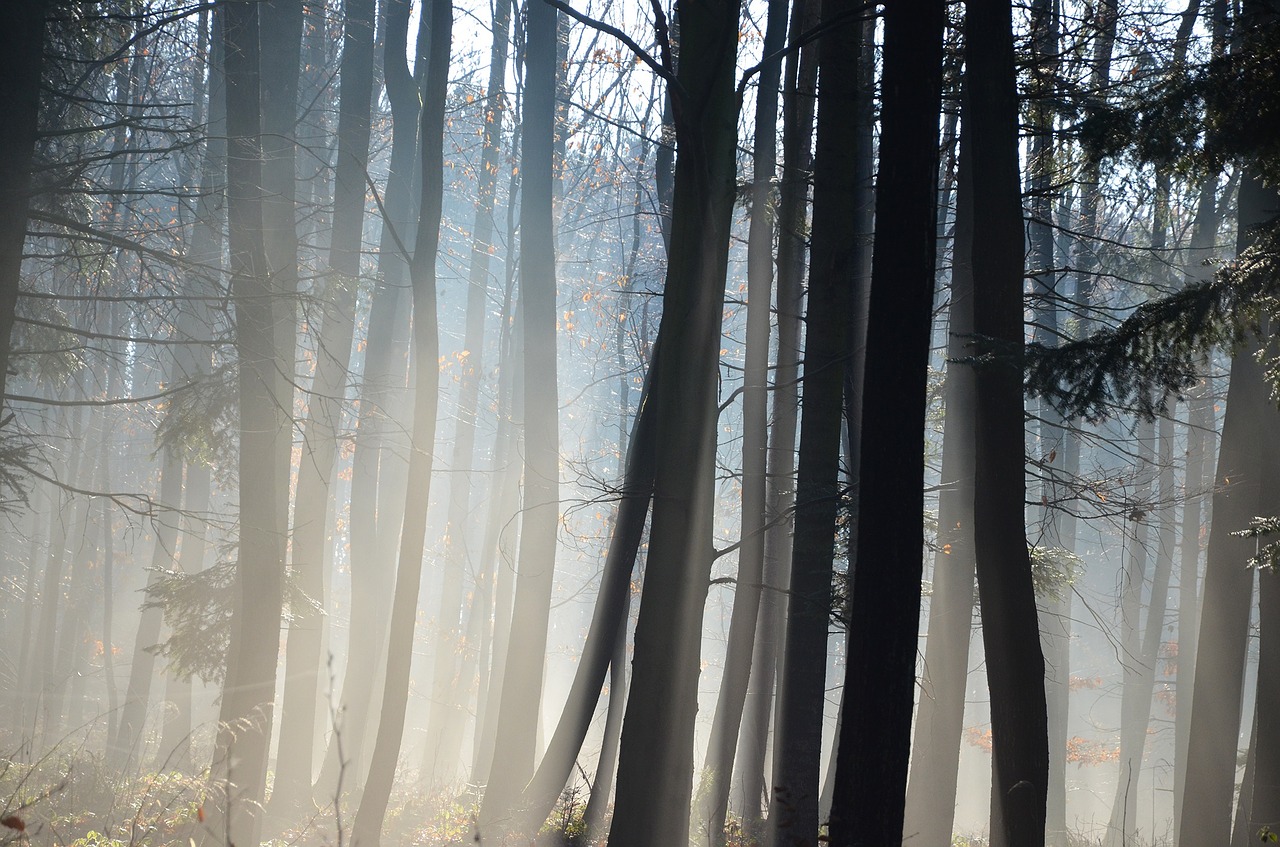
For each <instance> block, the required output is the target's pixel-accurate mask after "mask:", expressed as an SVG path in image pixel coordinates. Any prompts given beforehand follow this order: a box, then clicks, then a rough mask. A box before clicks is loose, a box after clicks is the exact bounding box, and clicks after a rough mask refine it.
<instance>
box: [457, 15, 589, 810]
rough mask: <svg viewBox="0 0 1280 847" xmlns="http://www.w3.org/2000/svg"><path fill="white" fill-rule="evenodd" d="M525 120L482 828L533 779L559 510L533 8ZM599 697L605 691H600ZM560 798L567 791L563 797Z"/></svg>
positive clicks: (551, 269)
mask: <svg viewBox="0 0 1280 847" xmlns="http://www.w3.org/2000/svg"><path fill="white" fill-rule="evenodd" d="M525 26H526V27H527V44H526V47H525V53H524V66H525V89H524V106H523V111H522V112H521V114H522V118H521V136H520V137H521V155H520V159H521V167H522V169H523V170H524V176H523V177H522V179H521V190H520V197H521V200H520V312H521V315H522V317H523V319H524V323H523V332H524V363H523V365H524V434H525V435H524V456H525V466H524V516H523V518H522V520H521V532H520V561H519V566H518V569H517V572H516V594H515V605H514V607H513V611H512V620H511V642H510V647H509V648H508V653H507V661H506V666H505V667H504V669H503V675H504V680H503V685H502V700H501V702H500V705H499V713H498V732H497V738H496V746H495V749H494V767H493V768H492V769H491V770H490V775H489V776H490V778H489V785H488V788H487V790H486V791H485V803H484V806H483V807H481V816H480V826H481V830H482V832H483V831H484V829H487V828H488V827H490V826H492V825H494V824H497V822H498V821H500V820H502V818H503V817H504V816H505V814H504V813H505V811H506V810H507V809H509V808H511V806H512V805H513V804H514V802H515V800H516V798H517V797H518V796H519V792H520V789H521V788H522V787H523V786H524V784H525V783H526V782H527V781H528V779H529V778H530V777H531V776H532V775H533V768H534V762H535V757H536V750H535V747H536V746H537V745H536V732H537V724H538V721H539V716H540V708H541V700H542V679H543V666H544V662H545V652H546V643H547V626H548V616H549V615H550V609H551V588H552V576H553V574H554V572H555V556H556V530H557V529H558V528H559V524H560V505H559V499H560V495H559V484H560V482H559V481H560V470H559V455H560V450H559V422H558V421H559V413H558V408H557V401H556V397H557V388H556V382H557V380H556V352H555V350H556V347H555V344H556V342H555V338H556V336H555V329H556V264H555V243H554V229H553V228H554V209H553V185H552V183H553V181H554V171H555V167H554V164H555V163H554V151H553V148H554V143H555V112H556V108H555V90H556V67H557V62H556V55H555V46H556V43H557V42H556V13H555V10H554V8H552V7H550V6H538V5H537V4H533V5H531V6H529V7H528V9H527V10H526V15H525ZM597 690H598V689H597ZM556 790H557V792H558V791H559V788H557V789H556Z"/></svg>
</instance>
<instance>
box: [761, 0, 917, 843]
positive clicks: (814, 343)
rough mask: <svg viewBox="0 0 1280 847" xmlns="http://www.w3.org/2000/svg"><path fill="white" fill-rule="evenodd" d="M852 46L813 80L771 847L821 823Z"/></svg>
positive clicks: (830, 7) (852, 158)
mask: <svg viewBox="0 0 1280 847" xmlns="http://www.w3.org/2000/svg"><path fill="white" fill-rule="evenodd" d="M852 8H853V4H838V3H827V4H825V5H824V6H823V10H822V17H823V20H824V21H825V22H827V23H828V25H830V21H831V20H832V19H833V18H835V17H836V16H838V15H848V14H849V11H850V10H851V9H852ZM862 43H863V39H862V27H861V26H859V25H858V24H857V22H856V21H849V22H847V23H845V24H844V25H843V26H837V27H836V28H834V29H833V30H832V31H831V32H830V33H828V34H827V35H826V36H825V37H824V38H823V39H822V40H821V41H820V42H819V47H818V66H819V73H820V74H821V76H822V79H823V80H825V81H826V84H824V85H823V86H822V87H821V88H820V89H819V91H818V132H817V151H816V154H815V158H814V174H813V177H814V194H813V228H812V238H811V241H810V260H809V294H808V305H807V309H806V317H805V323H806V334H805V350H804V382H803V388H804V392H803V397H804V414H803V415H802V416H801V418H800V454H799V467H798V471H799V474H798V479H797V483H796V511H795V521H796V525H795V538H794V542H793V546H792V554H791V582H790V590H789V594H788V598H787V627H786V639H785V647H784V654H783V661H782V672H781V674H780V676H779V683H778V686H779V695H778V716H777V720H776V723H775V727H776V736H775V738H776V740H775V743H774V758H773V781H772V785H773V797H772V802H771V803H770V807H769V838H770V843H772V844H775V845H790V844H805V843H812V841H813V839H815V838H816V837H817V833H818V825H819V823H820V822H819V820H818V801H819V797H820V794H821V786H820V782H819V767H820V763H821V761H822V711H823V704H824V703H825V700H826V697H825V693H826V676H827V634H828V629H829V626H830V624H829V620H830V616H831V576H832V565H833V561H834V552H835V550H834V548H835V541H836V534H837V527H836V517H837V514H838V511H839V509H840V505H841V499H842V492H841V490H840V476H839V469H840V446H841V445H840V434H841V427H842V424H843V423H844V412H845V404H844V390H845V382H846V369H847V368H849V367H850V358H851V357H850V344H849V327H848V322H849V320H848V316H849V314H850V312H851V309H852V304H853V298H854V297H855V293H854V284H855V277H856V276H857V271H858V268H857V266H856V262H855V259H856V255H855V253H856V251H857V246H858V245H857V241H858V237H859V236H860V235H861V233H858V232H857V231H856V229H855V227H856V224H857V201H858V192H857V188H858V173H857V160H858V151H857V150H856V148H855V149H854V152H853V153H852V154H851V155H850V154H849V153H847V152H846V151H847V150H849V148H854V145H855V138H856V135H857V129H858V127H857V122H858V109H857V99H858V66H859V50H860V48H861V47H862ZM921 438H922V439H923V430H921ZM917 586H918V580H917ZM917 590H918V587H917Z"/></svg>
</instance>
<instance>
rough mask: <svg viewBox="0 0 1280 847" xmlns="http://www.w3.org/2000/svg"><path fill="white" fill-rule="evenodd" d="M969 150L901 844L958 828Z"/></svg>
mask: <svg viewBox="0 0 1280 847" xmlns="http://www.w3.org/2000/svg"><path fill="white" fill-rule="evenodd" d="M971 154H972V145H971V144H970V143H969V141H968V139H967V137H962V138H961V139H960V156H959V159H960V164H959V168H958V171H957V174H956V216H955V235H954V241H953V244H954V247H953V251H952V252H953V254H954V259H953V261H952V266H951V309H950V313H949V319H948V325H947V359H948V365H947V382H946V389H945V390H946V398H945V399H946V410H947V417H946V424H945V427H944V429H943V431H942V475H941V480H940V485H941V494H940V495H939V498H938V548H939V549H938V553H937V555H935V557H934V562H933V594H932V596H930V598H929V628H928V633H927V637H926V639H925V654H924V675H923V677H922V678H921V691H920V705H919V707H918V709H917V711H916V727H915V736H914V740H913V742H912V751H913V752H912V756H911V769H910V778H909V780H908V782H907V801H906V813H905V818H904V821H903V838H904V840H906V839H909V840H910V841H911V842H919V843H920V844H946V843H947V842H948V841H949V840H950V839H951V828H952V825H953V823H954V821H955V806H956V785H957V774H958V768H959V764H960V742H961V737H962V734H963V733H962V730H963V726H964V703H965V692H966V681H967V680H968V677H969V636H970V632H971V630H972V623H973V576H974V556H973V475H974V467H973V462H974V449H975V448H974V438H975V434H974V431H973V415H974V400H975V397H974V373H973V368H972V367H971V366H969V365H968V364H964V363H962V360H963V359H965V358H966V357H968V356H969V355H971V346H972V344H973V264H972V255H973V215H974V209H973V165H972V163H971V162H970V161H969V160H970V158H971Z"/></svg>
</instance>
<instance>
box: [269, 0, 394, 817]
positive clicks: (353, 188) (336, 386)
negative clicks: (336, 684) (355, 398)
mask: <svg viewBox="0 0 1280 847" xmlns="http://www.w3.org/2000/svg"><path fill="white" fill-rule="evenodd" d="M345 12H346V14H345V18H344V29H343V50H342V66H341V71H340V73H341V77H342V82H341V89H340V92H339V98H340V100H339V111H338V159H337V173H336V177H335V187H334V208H333V233H332V237H331V240H330V243H329V273H328V275H327V279H326V282H325V291H324V295H323V297H324V303H323V309H324V311H323V317H322V319H321V324H320V339H319V342H318V346H317V361H316V375H315V380H314V387H313V389H312V391H311V398H310V403H309V408H310V414H309V415H308V417H307V419H306V421H305V423H304V424H303V428H302V444H303V448H302V459H301V464H300V465H299V468H298V493H297V500H296V503H295V505H294V520H293V568H294V571H295V572H296V573H297V574H298V582H299V585H298V587H299V588H300V589H301V590H302V591H303V592H304V593H305V594H306V595H307V596H308V597H310V598H312V599H313V600H315V601H316V602H318V603H321V604H322V605H323V604H324V600H325V596H324V595H325V579H324V560H325V545H326V543H327V535H326V524H327V521H326V517H327V514H328V509H329V501H330V499H331V498H330V496H329V492H330V486H331V484H332V481H333V472H334V462H335V460H336V458H337V454H338V440H337V439H338V429H339V426H340V424H341V421H342V407H343V398H344V397H345V395H346V386H347V380H348V372H349V368H350V363H351V342H352V337H353V335H354V329H355V312H356V292H357V288H358V283H359V279H360V251H361V246H362V244H363V231H364V207H365V172H366V169H367V163H368V159H369V136H370V107H371V100H372V93H373V52H374V51H373V27H374V0H346V4H345ZM321 621H322V616H321V615H320V614H319V613H318V612H305V613H303V614H301V615H298V616H295V617H294V618H293V620H292V621H291V622H290V624H289V640H288V645H287V652H286V655H285V681H284V702H283V706H282V710H281V715H280V744H279V750H278V754H277V757H276V759H277V762H276V779H275V784H274V789H273V791H272V795H271V802H272V806H273V807H275V808H278V809H279V811H280V813H282V814H287V813H288V812H289V811H290V810H293V809H295V808H296V807H298V806H299V805H300V804H302V803H304V802H305V801H307V800H309V799H310V797H311V778H312V758H313V756H312V745H313V741H314V736H315V723H316V708H315V704H316V698H317V696H320V688H319V677H320V664H321V656H320V648H321V636H322V632H323V630H322V627H321Z"/></svg>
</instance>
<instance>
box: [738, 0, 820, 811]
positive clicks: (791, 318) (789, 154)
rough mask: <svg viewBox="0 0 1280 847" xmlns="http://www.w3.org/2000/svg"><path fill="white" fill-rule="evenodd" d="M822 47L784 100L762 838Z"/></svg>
mask: <svg viewBox="0 0 1280 847" xmlns="http://www.w3.org/2000/svg"><path fill="white" fill-rule="evenodd" d="M819 11H820V10H819V8H818V3H817V2H815V0H795V2H794V3H793V7H792V12H791V22H790V25H789V35H788V40H789V41H791V42H792V43H794V42H795V41H797V40H798V38H799V36H800V35H801V34H802V33H804V32H807V31H809V30H811V29H812V28H813V27H814V26H816V25H817V23H818V16H819ZM817 78H818V46H817V45H816V44H811V45H807V46H805V47H804V48H802V49H800V50H793V51H791V52H790V53H789V54H788V55H787V58H786V64H785V68H784V82H783V90H784V92H785V97H784V98H783V103H782V124H783V128H782V179H781V184H780V185H779V192H778V212H777V215H778V225H777V226H778V281H777V309H778V344H777V363H776V367H775V371H774V380H773V381H774V387H773V391H774V397H773V426H772V429H771V430H770V433H769V444H768V474H767V476H766V503H765V508H766V509H767V510H768V511H767V515H768V528H767V529H766V530H765V542H764V568H763V572H762V580H761V581H762V582H763V584H764V590H763V592H762V594H761V598H760V619H759V620H758V621H757V622H756V631H755V640H754V644H753V645H752V651H751V676H750V678H749V679H748V680H747V695H746V701H745V703H744V706H743V714H742V726H741V728H740V729H739V732H738V750H737V754H736V755H735V756H734V763H735V766H736V770H737V774H738V777H737V779H738V783H737V788H736V790H735V791H734V793H733V802H734V805H736V806H737V807H738V810H739V812H740V813H741V815H742V821H743V829H744V831H746V832H748V833H751V834H753V835H754V834H758V833H759V832H760V829H761V825H762V822H763V821H762V816H761V809H762V808H763V806H764V805H765V804H767V803H768V797H769V794H770V793H771V792H769V791H768V790H767V789H766V782H765V759H766V755H767V752H768V740H769V716H770V712H771V711H772V706H773V701H774V681H775V678H776V676H777V670H778V665H779V661H780V652H781V651H779V650H778V646H779V645H778V641H779V639H780V637H781V634H782V632H783V627H784V626H785V610H786V599H785V598H786V593H785V592H786V586H787V583H788V582H789V581H790V578H791V576H790V574H791V531H792V527H793V524H792V509H793V507H794V505H795V467H796V452H795V451H796V424H797V419H798V412H797V410H798V405H797V397H798V390H797V381H798V376H799V372H800V331H801V314H802V308H803V307H802V302H803V300H804V293H803V282H804V271H805V250H806V247H807V237H806V233H807V231H808V226H807V221H806V209H807V206H808V197H809V178H810V173H809V169H810V167H811V162H812V148H813V115H814V109H815V104H816V99H817Z"/></svg>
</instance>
